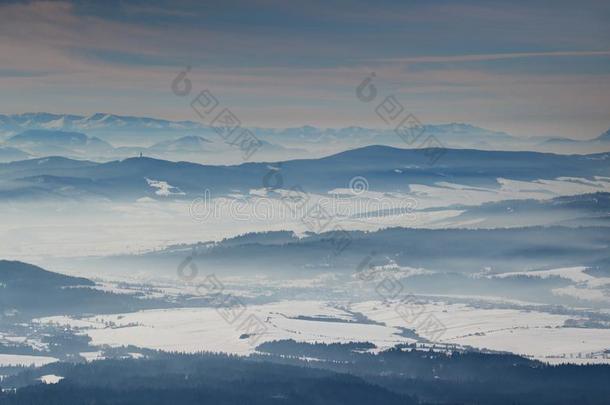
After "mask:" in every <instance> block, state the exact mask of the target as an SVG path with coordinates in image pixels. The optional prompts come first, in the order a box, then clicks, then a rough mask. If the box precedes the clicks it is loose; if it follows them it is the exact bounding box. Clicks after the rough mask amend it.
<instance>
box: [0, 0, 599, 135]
mask: <svg viewBox="0 0 610 405" xmlns="http://www.w3.org/2000/svg"><path fill="white" fill-rule="evenodd" d="M187 64H188V65H191V66H192V67H193V69H192V71H191V74H190V77H191V79H192V81H193V84H194V87H195V90H198V89H203V88H209V89H210V90H212V91H213V92H214V94H216V95H217V97H218V98H219V99H221V101H222V102H223V103H224V104H226V105H227V106H229V107H231V108H232V109H233V110H234V112H235V113H236V114H237V115H238V116H239V117H240V119H241V120H242V122H243V123H244V124H245V125H248V126H269V127H278V126H298V125H303V124H311V125H317V126H352V125H362V126H371V127H383V123H381V122H379V121H378V118H377V117H376V115H375V114H374V112H373V109H374V107H372V106H371V105H369V104H364V103H362V102H359V101H358V100H357V99H356V97H355V93H354V89H355V87H356V86H357V85H358V84H359V83H360V81H361V80H362V79H363V78H364V77H365V76H366V75H368V74H369V73H370V72H372V71H374V72H376V74H377V78H376V84H377V86H378V88H379V90H380V93H381V94H382V95H389V94H395V95H396V96H397V97H398V99H399V100H400V101H401V102H402V103H403V104H405V106H407V107H408V108H409V109H410V110H411V111H413V112H414V113H415V114H416V115H417V116H418V118H419V119H420V120H421V121H423V122H426V123H443V122H454V121H460V122H468V123H473V124H477V125H481V126H485V127H489V128H492V129H499V130H505V131H508V132H511V133H514V134H516V135H558V136H569V137H574V138H592V137H595V136H597V135H598V134H599V133H600V132H602V131H604V130H606V129H608V127H610V2H608V1H580V2H572V1H562V0H558V1H512V2H510V1H463V0H456V1H360V0H354V1H332V0H330V1H329V0H327V1H319V2H318V1H309V2H296V1H295V2H292V1H274V0H268V1H263V0H252V1H206V2H201V1H171V2H170V1H146V2H144V1H142V2H136V1H103V2H102V1H100V2H97V3H95V2H85V1H83V2H80V1H74V2H61V1H58V2H2V3H0V88H1V89H2V93H1V94H0V113H19V112H29V111H50V112H58V113H78V114H89V113H92V112H110V113H116V114H128V115H147V116H158V117H163V118H169V119H195V117H194V116H193V113H192V111H191V110H190V108H188V102H187V100H185V99H181V98H178V97H176V96H174V95H173V94H172V93H171V91H170V83H171V81H172V79H173V78H174V76H175V75H176V74H177V73H178V72H179V71H180V70H181V69H182V68H183V67H184V66H186V65H187Z"/></svg>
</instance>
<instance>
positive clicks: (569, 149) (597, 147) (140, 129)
mask: <svg viewBox="0 0 610 405" xmlns="http://www.w3.org/2000/svg"><path fill="white" fill-rule="evenodd" d="M32 129H42V130H52V131H68V132H75V131H76V132H82V133H85V134H87V135H90V136H95V137H98V138H100V139H102V140H104V141H106V142H109V143H112V144H113V145H115V146H116V147H123V146H126V147H140V148H141V147H145V148H148V147H150V146H152V145H153V144H155V143H162V142H167V141H171V140H175V139H177V138H184V137H187V138H192V137H204V138H207V139H208V140H210V141H213V142H219V141H220V143H222V140H221V139H220V137H219V136H218V135H217V134H216V133H215V131H214V130H213V128H211V127H210V126H208V125H205V124H203V123H199V122H194V121H169V120H163V119H156V118H146V117H131V116H120V115H114V114H105V113H95V114H92V115H89V116H80V115H70V114H50V113H26V114H15V115H0V139H2V137H4V139H8V138H9V137H10V136H13V135H16V134H18V133H20V132H23V131H27V130H32ZM250 130H251V131H252V132H253V133H254V134H255V135H256V136H257V137H258V138H259V139H260V140H262V141H265V142H268V143H269V145H268V146H273V147H275V148H276V149H277V148H281V147H284V148H289V149H295V150H297V151H299V150H301V152H302V149H306V150H308V151H309V152H310V155H309V157H312V156H315V153H316V152H320V151H323V152H325V153H328V152H338V151H341V150H346V149H351V148H355V147H362V146H367V145H373V144H383V145H389V146H396V147H413V148H414V147H425V146H437V145H433V144H431V143H430V142H427V140H429V139H432V138H430V137H433V139H434V142H438V143H440V144H441V146H444V147H448V148H473V149H485V150H536V151H548V152H559V153H594V152H602V151H608V150H610V135H609V132H610V131H609V132H606V133H604V134H602V135H601V136H599V137H597V138H595V139H591V140H586V141H579V140H574V139H568V138H554V137H547V138H545V137H531V138H519V137H514V136H511V135H509V134H507V133H505V132H499V131H493V130H488V129H484V128H480V127H477V126H474V125H469V124H463V123H449V124H438V125H432V124H426V125H423V126H422V127H420V128H418V129H417V132H418V133H420V132H421V133H422V134H423V135H422V136H421V137H419V138H418V139H417V141H415V142H413V143H412V144H407V143H405V142H404V141H403V140H402V139H401V138H400V137H399V136H398V135H397V133H396V132H395V131H394V130H393V128H390V127H388V128H386V129H370V128H362V127H346V128H338V129H335V128H317V127H313V126H309V125H305V126H301V127H295V128H284V129H273V128H250ZM280 150H281V149H280ZM283 152H295V151H294V150H293V151H286V150H283ZM312 153H313V155H312ZM290 157H292V158H294V157H305V155H299V156H294V153H293V154H292V155H290ZM88 158H91V157H88ZM260 159H269V157H268V156H262V157H261V158H260ZM260 159H257V160H260ZM185 160H186V159H185ZM275 160H278V159H275Z"/></svg>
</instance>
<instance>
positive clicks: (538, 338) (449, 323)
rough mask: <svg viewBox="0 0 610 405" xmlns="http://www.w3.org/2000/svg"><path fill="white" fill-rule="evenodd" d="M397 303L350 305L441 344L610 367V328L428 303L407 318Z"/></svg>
mask: <svg viewBox="0 0 610 405" xmlns="http://www.w3.org/2000/svg"><path fill="white" fill-rule="evenodd" d="M398 305H399V304H398V303H397V302H394V303H382V302H379V301H370V302H364V303H360V304H357V305H354V306H353V307H352V309H353V310H355V311H359V312H362V313H363V314H364V315H366V316H367V317H369V318H370V319H372V320H375V321H379V322H383V323H385V324H386V325H388V326H401V325H402V326H406V325H405V322H406V321H410V325H408V326H407V327H409V328H413V329H415V332H416V333H418V334H419V335H420V336H422V337H424V338H430V339H432V338H435V339H433V340H434V341H436V342H439V343H447V344H458V345H464V346H472V347H474V348H477V349H489V350H496V351H507V352H512V353H516V354H520V355H523V356H527V357H531V358H535V359H538V360H542V361H547V362H551V363H562V362H574V363H582V362H584V361H585V360H587V359H588V360H591V362H598V363H610V355H608V354H604V353H603V352H604V351H605V350H608V349H610V329H593V328H586V329H585V328H568V327H563V324H564V322H565V321H566V320H568V319H570V318H572V319H573V318H574V317H571V316H567V315H555V314H548V313H544V312H538V311H523V310H517V309H480V308H474V307H472V306H469V305H466V304H445V303H442V302H426V303H422V304H413V305H412V307H414V309H413V310H412V311H411V312H407V313H408V314H418V315H417V317H416V316H414V315H413V316H411V319H407V320H405V317H404V316H401V315H400V313H404V312H405V311H402V312H401V311H397V308H398ZM429 316H431V317H433V318H434V319H435V320H437V322H438V324H440V325H442V328H443V329H442V333H439V332H438V330H436V329H435V330H430V329H429V328H428V325H429V324H430V323H429V322H425V321H424V320H425V319H426V318H427V317H429Z"/></svg>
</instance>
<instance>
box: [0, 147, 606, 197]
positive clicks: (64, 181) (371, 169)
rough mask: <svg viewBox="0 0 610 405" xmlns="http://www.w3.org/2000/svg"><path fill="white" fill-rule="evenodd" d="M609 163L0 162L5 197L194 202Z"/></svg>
mask: <svg viewBox="0 0 610 405" xmlns="http://www.w3.org/2000/svg"><path fill="white" fill-rule="evenodd" d="M434 159H438V160H434ZM609 162H610V153H604V154H595V155H555V154H548V153H538V152H501V151H480V150H469V149H446V150H445V149H398V148H393V147H389V146H367V147H364V148H359V149H354V150H350V151H347V152H342V153H339V154H335V155H331V156H327V157H324V158H320V159H301V160H289V161H284V162H278V163H244V164H241V165H234V166H211V165H200V164H195V163H188V162H170V161H165V160H158V159H152V158H147V157H143V158H129V159H125V160H120V161H112V162H107V163H95V162H91V161H80V160H71V159H66V158H61V157H50V158H43V159H32V160H25V161H17V162H12V163H4V164H0V199H15V198H18V199H23V198H34V197H36V198H43V197H48V198H86V197H101V198H105V199H112V200H124V199H126V200H134V199H138V198H142V197H150V198H155V199H157V198H168V197H170V198H187V199H188V198H191V199H192V198H194V197H195V196H201V194H202V192H203V190H204V189H209V190H211V192H212V193H213V195H214V196H215V197H217V196H223V195H229V194H232V193H236V192H239V193H243V194H245V195H248V194H249V193H250V191H251V190H253V189H261V188H265V187H267V188H269V187H276V188H282V189H292V188H295V187H298V188H300V189H302V190H304V191H306V192H322V193H326V192H328V191H330V190H333V189H336V188H344V189H345V188H348V187H349V183H350V180H351V179H353V178H354V177H357V176H363V177H365V178H366V179H367V181H368V183H369V185H370V188H371V190H373V191H381V192H394V191H402V192H408V191H409V185H410V184H424V185H434V184H436V183H440V182H449V183H456V184H461V185H466V186H484V187H491V188H496V187H499V183H498V178H504V179H513V180H523V181H536V180H540V179H556V178H558V177H562V176H563V177H580V178H589V179H593V178H594V177H595V176H603V177H609V176H610V165H609V164H608V163H609ZM151 182H158V183H157V185H158V184H161V183H159V182H162V183H163V184H166V185H167V187H168V188H171V189H174V190H179V192H178V193H175V194H172V193H168V194H164V195H160V194H159V193H158V188H155V186H154V185H153V186H151V184H152V183H151Z"/></svg>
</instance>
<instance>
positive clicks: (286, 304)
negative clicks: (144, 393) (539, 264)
mask: <svg viewBox="0 0 610 405" xmlns="http://www.w3.org/2000/svg"><path fill="white" fill-rule="evenodd" d="M402 305H403V306H402V307H400V306H399V303H398V302H385V303H384V302H380V301H367V302H362V303H357V304H352V305H349V306H347V305H346V306H345V307H344V306H342V305H341V304H336V303H328V302H323V301H281V302H276V303H271V304H265V305H256V306H254V305H253V306H248V307H247V308H245V309H244V313H243V315H242V316H241V317H240V318H239V319H237V320H236V321H235V322H232V323H230V322H229V321H227V320H225V318H226V316H227V314H226V313H225V314H224V317H223V316H222V315H221V313H219V312H218V311H217V310H215V309H214V308H181V309H167V310H149V311H140V312H134V313H127V314H120V315H97V316H93V317H89V318H83V319H73V318H69V317H49V318H43V319H40V320H39V322H41V323H54V324H58V325H69V326H70V327H72V328H77V329H78V330H79V333H85V334H87V335H89V336H90V337H91V338H92V344H93V345H110V346H121V345H129V344H131V345H135V346H139V347H144V348H151V349H160V350H167V351H184V352H198V351H219V352H227V353H235V354H248V353H252V352H253V351H254V349H255V347H256V345H257V344H259V343H262V342H264V341H272V340H280V339H294V340H297V341H304V342H325V343H331V342H349V341H369V342H372V343H374V344H375V345H377V346H378V347H379V348H380V349H384V348H389V347H392V346H394V345H396V344H399V343H413V342H415V341H416V340H415V339H414V338H412V337H410V336H409V335H408V334H404V329H403V328H408V329H414V331H415V333H417V334H418V335H419V336H420V337H421V338H424V339H429V340H430V341H433V342H437V343H442V344H456V345H459V346H472V347H475V348H478V349H489V350H496V351H509V352H513V353H517V354H521V355H524V356H528V357H531V358H535V359H539V360H543V361H548V362H554V363H557V362H574V363H577V362H584V361H585V360H587V359H588V360H590V361H591V362H598V363H599V362H604V363H610V357H609V356H608V355H607V354H604V351H605V350H608V349H610V329H585V328H567V327H563V325H564V322H565V321H566V320H568V319H570V318H572V319H573V318H574V317H573V316H572V317H570V316H567V315H554V314H548V313H544V312H537V311H524V310H518V309H480V308H475V307H472V306H469V305H466V304H447V303H444V302H442V301H426V300H418V301H414V302H412V303H407V304H404V303H403V304H402ZM398 308H400V309H398ZM358 313H360V314H363V315H364V316H365V317H366V318H364V317H362V316H357V315H356V314H358ZM249 315H254V316H256V318H257V319H260V321H261V322H262V324H263V325H264V329H262V330H258V331H256V333H250V332H252V331H248V330H245V329H244V327H242V326H240V325H241V324H242V323H243V322H244V320H245V319H246V318H247V316H249ZM367 318H368V319H367ZM431 325H432V326H434V327H433V328H431Z"/></svg>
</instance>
